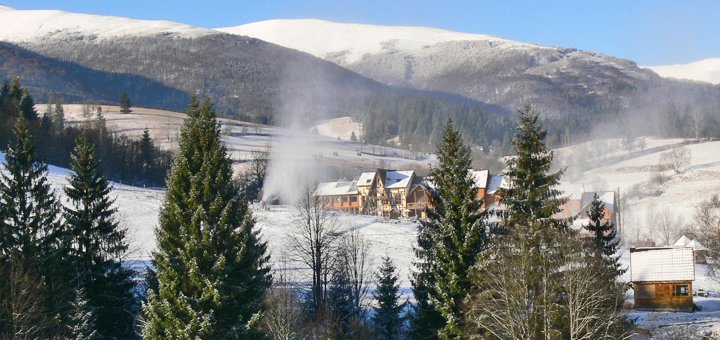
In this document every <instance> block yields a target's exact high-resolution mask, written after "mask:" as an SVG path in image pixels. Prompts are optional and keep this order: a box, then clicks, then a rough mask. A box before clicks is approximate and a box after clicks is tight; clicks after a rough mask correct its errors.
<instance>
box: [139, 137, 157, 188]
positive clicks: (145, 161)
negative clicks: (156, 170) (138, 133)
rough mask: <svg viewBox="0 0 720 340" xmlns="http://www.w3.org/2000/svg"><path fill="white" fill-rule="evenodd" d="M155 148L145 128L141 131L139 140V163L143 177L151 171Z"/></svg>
mask: <svg viewBox="0 0 720 340" xmlns="http://www.w3.org/2000/svg"><path fill="white" fill-rule="evenodd" d="M154 153H155V146H154V145H153V142H152V139H151V138H150V132H149V131H148V129H147V128H145V130H143V135H142V139H141V140H140V161H141V162H142V169H143V177H146V176H147V174H148V173H150V172H152V170H153V161H154V160H155V155H154Z"/></svg>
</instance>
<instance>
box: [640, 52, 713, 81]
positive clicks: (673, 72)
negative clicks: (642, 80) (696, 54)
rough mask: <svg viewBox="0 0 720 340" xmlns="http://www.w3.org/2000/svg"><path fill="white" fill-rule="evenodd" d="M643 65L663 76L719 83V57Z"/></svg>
mask: <svg viewBox="0 0 720 340" xmlns="http://www.w3.org/2000/svg"><path fill="white" fill-rule="evenodd" d="M644 67H645V68H647V69H650V70H652V71H653V72H655V73H657V74H659V75H661V76H663V77H668V78H676V79H688V80H696V81H704V82H708V83H712V84H716V85H717V84H720V58H710V59H703V60H699V61H695V62H692V63H687V64H674V65H658V66H644Z"/></svg>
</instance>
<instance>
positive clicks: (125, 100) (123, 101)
mask: <svg viewBox="0 0 720 340" xmlns="http://www.w3.org/2000/svg"><path fill="white" fill-rule="evenodd" d="M131 107H132V106H131V104H130V97H128V94H127V92H125V93H123V94H122V96H120V112H122V113H130V112H132V109H131Z"/></svg>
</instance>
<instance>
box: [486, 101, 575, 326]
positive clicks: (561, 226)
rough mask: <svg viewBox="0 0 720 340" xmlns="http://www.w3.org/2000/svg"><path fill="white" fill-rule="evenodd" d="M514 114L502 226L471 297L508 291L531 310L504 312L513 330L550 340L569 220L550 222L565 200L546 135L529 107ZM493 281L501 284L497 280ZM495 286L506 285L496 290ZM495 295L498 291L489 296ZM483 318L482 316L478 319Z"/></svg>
mask: <svg viewBox="0 0 720 340" xmlns="http://www.w3.org/2000/svg"><path fill="white" fill-rule="evenodd" d="M518 112H519V115H518V126H517V128H515V135H514V136H513V147H514V151H515V155H514V157H513V158H511V159H510V161H509V169H508V171H507V172H506V175H505V176H506V179H507V182H508V184H509V188H508V189H506V190H505V192H504V193H503V194H504V195H503V197H502V202H503V203H504V204H505V206H506V210H505V212H504V214H503V216H502V222H501V224H502V227H501V231H502V232H501V234H502V235H500V236H499V237H500V238H499V239H498V240H497V241H494V242H493V247H491V248H489V249H488V251H486V252H483V253H481V254H480V255H479V256H478V259H477V261H478V263H480V264H482V265H480V266H479V267H476V268H475V270H476V271H475V275H473V284H474V286H475V292H479V294H480V295H483V294H489V295H492V296H491V298H492V299H496V298H497V296H500V295H502V294H506V293H507V292H508V291H513V292H514V293H517V294H519V295H517V296H521V297H522V299H520V300H522V302H521V304H525V305H527V306H532V308H524V307H522V306H521V308H519V309H516V310H515V311H512V312H511V313H508V315H510V314H513V313H515V312H517V314H518V318H517V319H518V320H519V319H522V320H523V321H522V324H520V325H513V326H518V328H522V329H523V332H522V334H525V335H523V336H527V337H530V338H552V337H554V336H556V333H555V330H554V329H555V328H554V326H556V325H555V324H554V323H555V322H558V320H560V322H562V320H563V319H562V318H563V317H564V316H563V315H562V314H561V310H562V307H561V306H560V304H559V303H558V301H559V299H560V298H559V297H558V296H559V295H558V294H557V289H556V288H554V287H556V286H557V285H559V283H560V281H558V280H559V277H560V276H559V275H557V272H558V271H559V270H560V269H559V268H561V267H562V265H563V264H564V262H563V258H564V257H565V256H566V255H567V254H566V253H564V252H565V251H566V248H567V247H563V245H564V244H565V243H566V242H565V241H564V240H565V239H572V235H570V234H569V233H570V232H571V231H570V230H569V228H568V224H569V223H568V222H569V221H568V220H565V219H555V218H552V215H553V214H555V213H556V212H558V211H560V205H561V204H562V203H563V202H564V198H563V197H562V196H561V192H560V191H559V190H558V189H557V185H558V182H559V179H560V176H561V175H562V171H558V172H555V173H551V172H550V170H551V165H552V160H553V154H552V152H550V151H548V149H547V147H546V145H545V143H544V139H545V135H546V132H545V130H544V129H543V128H542V127H541V126H540V123H539V121H538V115H537V114H536V113H534V112H533V111H532V109H531V108H530V107H529V106H525V107H524V108H522V109H520V110H518ZM492 263H504V264H508V263H513V264H512V265H513V266H516V267H517V268H515V269H519V270H515V271H509V272H506V273H504V272H503V271H504V268H502V267H498V268H496V267H494V266H492ZM512 275H515V276H512ZM486 277H487V278H486ZM498 277H499V278H502V279H501V280H498V279H497V278H498ZM493 278H494V281H492V280H493ZM487 280H490V281H487ZM498 282H503V284H507V286H504V287H499V286H498ZM511 285H517V287H510V286H511ZM514 288H517V289H516V290H514ZM494 290H501V292H500V293H499V294H496V295H493V294H492V292H493V291H494ZM486 296H487V295H486ZM500 300H502V299H500ZM495 302H498V303H497V304H496V303H495ZM514 302H515V301H512V303H514ZM479 303H480V304H481V303H482V301H480V302H479ZM512 303H509V302H508V301H494V302H493V306H492V307H493V308H496V307H497V306H498V305H499V306H502V307H500V308H499V310H503V311H507V310H510V309H512V308H514V307H517V306H510V305H512ZM507 308H510V309H507ZM523 308H524V309H523ZM482 313H483V312H481V313H480V314H482ZM495 315H497V314H495ZM485 317H487V315H485V316H483V317H481V319H483V318H485ZM515 322H517V320H516V321H515ZM481 331H482V330H481ZM518 334H519V333H516V334H514V335H513V336H518ZM506 335H507V334H506Z"/></svg>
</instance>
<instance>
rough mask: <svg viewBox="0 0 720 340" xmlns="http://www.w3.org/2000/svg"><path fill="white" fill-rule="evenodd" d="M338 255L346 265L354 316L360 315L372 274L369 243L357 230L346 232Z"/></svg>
mask: <svg viewBox="0 0 720 340" xmlns="http://www.w3.org/2000/svg"><path fill="white" fill-rule="evenodd" d="M338 256H340V257H342V258H343V261H341V263H342V264H344V265H346V266H347V268H346V270H347V273H348V276H349V277H348V279H349V280H350V290H351V294H352V296H351V299H352V303H353V307H354V308H355V311H356V312H357V313H358V315H356V316H358V317H361V316H362V315H359V314H360V312H361V311H362V310H363V304H364V302H365V299H366V297H367V294H368V289H369V288H370V277H371V275H372V259H371V258H370V244H369V243H368V242H367V241H366V240H365V238H364V237H363V236H362V235H361V234H360V232H359V231H358V230H353V231H350V232H347V233H345V234H344V235H343V237H342V239H341V241H340V248H339V249H338Z"/></svg>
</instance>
